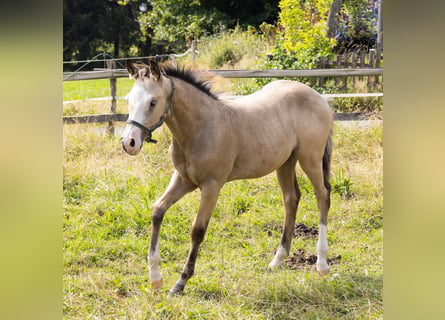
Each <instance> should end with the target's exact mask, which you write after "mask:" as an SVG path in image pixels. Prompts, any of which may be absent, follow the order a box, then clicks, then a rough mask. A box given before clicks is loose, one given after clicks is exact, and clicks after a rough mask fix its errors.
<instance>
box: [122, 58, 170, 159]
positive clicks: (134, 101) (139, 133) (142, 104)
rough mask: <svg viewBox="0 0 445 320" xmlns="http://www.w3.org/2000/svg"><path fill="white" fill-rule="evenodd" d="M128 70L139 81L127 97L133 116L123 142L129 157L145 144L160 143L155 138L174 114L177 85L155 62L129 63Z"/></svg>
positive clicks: (131, 115) (127, 64)
mask: <svg viewBox="0 0 445 320" xmlns="http://www.w3.org/2000/svg"><path fill="white" fill-rule="evenodd" d="M126 67H127V70H128V73H129V75H130V77H131V78H132V79H134V80H135V82H134V85H133V87H132V89H131V91H130V92H129V93H128V94H127V96H126V100H127V103H128V111H129V115H128V120H127V126H126V128H125V130H124V132H123V134H122V137H121V142H122V147H123V148H124V150H125V151H126V152H127V153H128V154H130V155H137V154H138V153H139V151H140V150H141V148H142V145H143V143H144V141H147V142H154V143H156V140H153V139H152V138H151V135H152V132H153V131H154V130H155V129H157V128H158V127H160V126H161V125H162V123H163V122H164V121H165V118H166V117H167V116H168V113H169V112H171V108H172V105H171V104H172V98H173V91H174V84H173V81H172V80H171V79H169V78H168V77H167V76H166V75H165V73H164V72H163V70H162V68H161V67H160V66H159V65H158V63H157V62H156V61H155V60H149V64H148V65H145V64H133V63H132V62H130V61H128V60H127V62H126Z"/></svg>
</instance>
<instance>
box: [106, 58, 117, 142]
mask: <svg viewBox="0 0 445 320" xmlns="http://www.w3.org/2000/svg"><path fill="white" fill-rule="evenodd" d="M115 68H116V62H115V61H113V60H107V69H110V70H113V69H115ZM116 87H117V79H116V78H110V94H111V106H110V113H116ZM107 133H108V136H110V137H112V136H114V124H113V122H111V121H110V122H108V128H107Z"/></svg>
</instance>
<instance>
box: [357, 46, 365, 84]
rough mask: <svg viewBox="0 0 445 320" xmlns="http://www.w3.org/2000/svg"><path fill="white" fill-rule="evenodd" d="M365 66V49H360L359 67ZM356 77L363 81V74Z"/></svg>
mask: <svg viewBox="0 0 445 320" xmlns="http://www.w3.org/2000/svg"><path fill="white" fill-rule="evenodd" d="M364 67H365V50H363V49H362V50H360V68H362V69H363V68H364ZM358 79H359V80H360V81H363V76H359V77H358Z"/></svg>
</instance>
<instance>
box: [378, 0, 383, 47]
mask: <svg viewBox="0 0 445 320" xmlns="http://www.w3.org/2000/svg"><path fill="white" fill-rule="evenodd" d="M382 43H383V0H380V3H379V12H378V22H377V44H382Z"/></svg>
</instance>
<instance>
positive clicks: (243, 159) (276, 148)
mask: <svg viewBox="0 0 445 320" xmlns="http://www.w3.org/2000/svg"><path fill="white" fill-rule="evenodd" d="M293 150H294V146H293V145H292V144H291V143H282V144H270V143H269V144H267V145H253V146H252V145H251V146H249V147H245V148H243V149H242V151H241V152H240V153H239V154H238V156H237V157H236V160H235V162H234V165H233V170H232V172H231V175H230V177H229V180H236V179H252V178H259V177H262V176H265V175H267V174H269V173H271V172H272V171H275V170H276V169H278V168H279V167H281V166H282V165H283V164H284V163H285V162H286V160H287V159H289V157H290V156H291V154H292V151H293Z"/></svg>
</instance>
